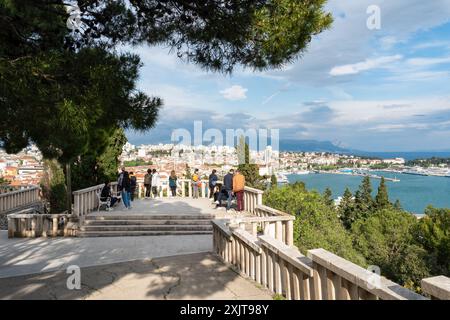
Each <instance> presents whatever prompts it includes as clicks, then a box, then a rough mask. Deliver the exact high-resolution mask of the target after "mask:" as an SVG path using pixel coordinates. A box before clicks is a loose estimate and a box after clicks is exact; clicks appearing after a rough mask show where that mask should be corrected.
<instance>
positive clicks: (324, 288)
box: [308, 249, 426, 300]
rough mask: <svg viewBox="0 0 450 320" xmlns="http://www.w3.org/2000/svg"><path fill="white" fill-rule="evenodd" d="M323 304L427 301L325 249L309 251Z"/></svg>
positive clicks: (317, 288) (318, 293)
mask: <svg viewBox="0 0 450 320" xmlns="http://www.w3.org/2000/svg"><path fill="white" fill-rule="evenodd" d="M308 257H310V258H311V260H312V262H313V268H314V281H315V283H317V285H316V286H315V287H316V290H317V292H316V296H318V297H320V299H321V300H358V299H359V300H377V299H382V300H424V299H426V298H425V297H423V296H421V295H419V294H417V293H414V292H412V291H410V290H408V289H406V288H404V287H402V286H400V285H399V284H397V283H394V282H392V281H390V280H388V279H386V278H385V277H383V276H378V275H376V274H375V273H373V272H371V271H369V270H366V269H364V268H362V267H360V266H358V265H356V264H354V263H352V262H350V261H348V260H345V259H344V258H341V257H339V256H337V255H335V254H333V253H331V252H329V251H326V250H324V249H314V250H309V251H308Z"/></svg>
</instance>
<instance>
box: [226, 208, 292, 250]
mask: <svg viewBox="0 0 450 320" xmlns="http://www.w3.org/2000/svg"><path fill="white" fill-rule="evenodd" d="M294 220H295V217H294V216H292V215H288V214H286V215H279V216H267V217H245V218H236V219H233V220H230V222H231V224H235V225H237V226H239V227H240V228H241V229H243V230H246V231H248V232H249V233H250V234H251V235H253V236H255V237H256V236H258V235H260V234H264V235H268V236H270V237H272V238H274V239H277V240H279V241H281V242H283V243H285V244H286V245H288V246H292V245H294Z"/></svg>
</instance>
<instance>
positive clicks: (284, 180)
mask: <svg viewBox="0 0 450 320" xmlns="http://www.w3.org/2000/svg"><path fill="white" fill-rule="evenodd" d="M276 177H277V181H278V183H283V184H286V183H289V180H288V178H287V177H286V175H285V174H283V173H278V174H277V175H276Z"/></svg>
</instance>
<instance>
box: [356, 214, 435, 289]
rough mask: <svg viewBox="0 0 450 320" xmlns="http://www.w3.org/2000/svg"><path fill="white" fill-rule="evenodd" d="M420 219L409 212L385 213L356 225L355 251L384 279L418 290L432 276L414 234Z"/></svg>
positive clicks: (373, 215) (374, 215)
mask: <svg viewBox="0 0 450 320" xmlns="http://www.w3.org/2000/svg"><path fill="white" fill-rule="evenodd" d="M416 224H417V219H416V218H415V217H414V216H413V215H411V214H409V213H406V212H401V211H396V210H393V209H383V210H380V211H376V212H375V213H373V214H371V215H370V216H369V217H367V219H360V220H358V221H356V222H355V223H354V224H353V225H352V233H353V236H354V244H355V248H356V249H357V250H358V251H359V252H361V253H362V254H363V255H364V257H365V258H366V260H367V262H368V263H370V264H373V265H377V266H379V267H380V269H381V273H382V275H384V276H386V277H387V278H389V279H391V280H393V281H395V282H398V283H400V284H409V286H413V287H417V286H418V285H419V284H420V280H421V279H423V278H425V277H427V276H428V275H429V270H428V266H427V265H426V263H425V260H424V257H425V255H426V252H425V250H424V249H423V248H422V247H421V246H419V245H417V244H416V243H415V241H414V238H413V236H412V230H413V228H414V227H415V225H416Z"/></svg>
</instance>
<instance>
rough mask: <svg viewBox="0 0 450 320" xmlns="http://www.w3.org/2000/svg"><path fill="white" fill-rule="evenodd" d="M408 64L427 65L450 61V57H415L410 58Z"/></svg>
mask: <svg viewBox="0 0 450 320" xmlns="http://www.w3.org/2000/svg"><path fill="white" fill-rule="evenodd" d="M407 62H408V64H410V65H412V66H416V67H427V66H433V65H437V64H444V63H450V57H445V58H413V59H409V60H408V61H407Z"/></svg>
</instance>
